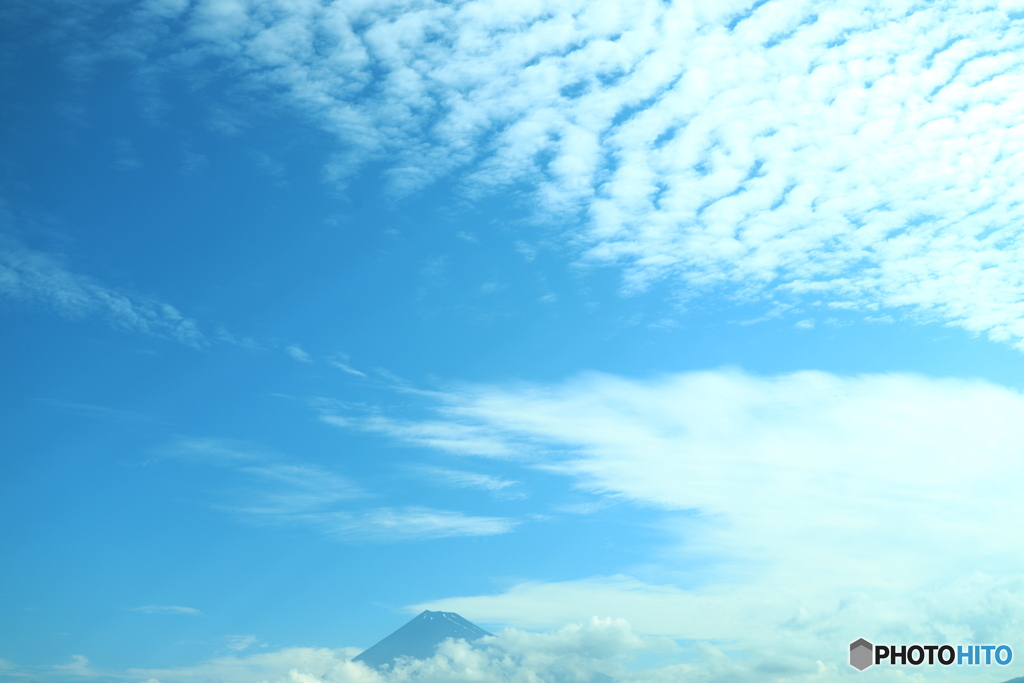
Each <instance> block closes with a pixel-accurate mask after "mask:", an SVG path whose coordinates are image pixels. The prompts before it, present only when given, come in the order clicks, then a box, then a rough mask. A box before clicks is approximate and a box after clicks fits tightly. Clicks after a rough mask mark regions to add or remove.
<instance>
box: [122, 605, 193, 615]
mask: <svg viewBox="0 0 1024 683" xmlns="http://www.w3.org/2000/svg"><path fill="white" fill-rule="evenodd" d="M128 611H129V612H142V613H143V614H187V615H189V616H193V617H198V616H202V614H203V613H202V612H200V611H199V610H197V609H196V608H195V607H181V606H180V605H143V606H141V607H129V608H128Z"/></svg>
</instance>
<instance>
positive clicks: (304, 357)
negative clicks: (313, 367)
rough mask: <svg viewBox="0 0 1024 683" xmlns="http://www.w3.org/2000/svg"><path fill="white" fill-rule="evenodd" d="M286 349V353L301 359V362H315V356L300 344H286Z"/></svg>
mask: <svg viewBox="0 0 1024 683" xmlns="http://www.w3.org/2000/svg"><path fill="white" fill-rule="evenodd" d="M284 351H285V353H287V354H288V355H289V356H291V357H292V358H294V359H295V360H297V361H299V362H300V363H312V362H313V358H312V357H311V356H310V355H309V354H308V353H306V352H305V351H304V350H303V349H302V347H301V346H299V345H298V344H292V345H291V346H286V347H285V349H284Z"/></svg>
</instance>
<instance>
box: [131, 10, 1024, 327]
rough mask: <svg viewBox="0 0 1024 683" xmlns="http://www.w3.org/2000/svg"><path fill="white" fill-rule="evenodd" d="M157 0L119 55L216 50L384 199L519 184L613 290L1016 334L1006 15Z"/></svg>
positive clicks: (1022, 212) (1016, 73)
mask: <svg viewBox="0 0 1024 683" xmlns="http://www.w3.org/2000/svg"><path fill="white" fill-rule="evenodd" d="M143 7H149V6H143ZM170 7H171V6H170V5H161V6H160V10H159V11H155V10H149V9H147V10H144V11H142V12H141V13H140V14H139V21H140V27H146V26H148V27H150V28H151V29H152V27H153V26H155V25H156V24H158V23H161V22H177V21H184V24H183V26H184V28H183V29H182V31H181V32H180V33H179V34H177V38H176V39H174V40H176V41H177V42H173V41H172V42H170V43H167V42H165V43H162V44H160V45H156V44H145V42H144V41H143V42H142V43H139V42H138V41H139V40H141V39H140V38H139V36H143V35H149V36H150V40H156V36H165V35H167V34H166V33H163V32H160V31H157V30H155V29H153V30H150V31H149V32H148V33H147V32H146V31H138V30H137V31H135V32H133V33H131V36H132V39H133V40H135V41H136V44H135V45H134V47H135V48H137V49H139V50H140V53H142V54H144V53H145V52H146V50H152V51H154V52H156V51H160V52H164V51H166V50H167V49H177V50H178V56H177V58H176V60H177V61H175V62H173V63H175V64H182V63H200V57H201V56H203V55H209V54H215V55H217V56H219V57H220V58H222V59H223V60H226V64H227V65H229V68H234V69H236V71H235V72H236V73H244V74H245V76H244V78H246V79H248V80H249V85H255V86H257V87H262V88H264V89H265V92H267V93H271V92H274V93H284V95H283V96H284V97H285V99H286V100H287V101H288V102H290V103H292V104H293V105H295V106H296V107H297V108H298V109H300V110H302V111H304V112H305V113H307V114H308V115H309V116H310V117H311V120H313V121H315V122H316V124H317V125H319V126H321V127H323V128H325V129H326V130H328V131H330V132H331V133H333V134H334V135H335V136H336V137H337V140H338V143H339V148H342V149H343V151H339V152H338V153H337V155H336V157H335V159H334V161H333V162H332V163H331V165H330V169H329V175H330V176H332V177H334V178H335V179H344V178H347V177H350V176H351V175H352V174H353V173H355V172H357V171H358V169H359V167H360V165H361V164H362V163H364V162H366V161H368V160H370V159H383V160H384V161H385V163H386V165H387V167H388V169H389V170H388V171H387V175H388V177H389V179H390V181H391V183H392V184H393V186H394V187H395V188H396V190H398V191H402V192H406V191H412V190H415V189H417V188H421V187H423V186H424V185H426V184H429V183H430V182H432V181H433V180H434V179H437V178H439V177H442V176H447V175H452V174H454V175H456V177H457V178H459V179H460V180H461V182H462V184H463V187H464V189H465V191H466V192H467V193H468V194H469V195H470V196H478V195H479V194H481V193H488V192H493V191H497V190H499V189H501V188H504V187H506V186H508V185H511V184H513V183H523V182H526V183H530V184H532V186H533V187H534V188H535V196H536V200H537V203H538V205H539V206H540V207H541V211H542V212H545V213H548V214H555V215H559V214H564V215H566V216H576V215H579V214H582V215H585V216H586V217H587V222H586V225H585V227H583V228H581V229H579V230H578V231H576V234H573V235H571V236H570V238H571V240H572V243H573V244H575V245H577V246H579V248H580V253H581V254H582V257H583V259H584V260H586V261H591V262H596V263H614V264H619V265H621V266H622V267H623V268H624V271H625V276H626V287H627V288H629V289H642V288H643V287H645V286H646V285H647V284H648V283H650V282H651V281H652V280H655V279H658V278H665V277H670V278H675V279H676V280H677V281H678V282H679V283H680V288H681V290H682V291H683V292H686V293H689V294H698V293H700V292H705V291H709V290H711V289H716V288H724V290H725V291H726V292H730V293H731V294H732V295H734V296H737V297H739V298H742V299H750V298H755V299H756V298H767V299H776V300H789V299H793V298H798V299H803V300H807V301H811V302H814V301H817V300H824V301H842V302H846V303H848V304H849V305H850V306H851V307H853V308H854V309H856V310H860V311H863V312H865V313H871V312H872V311H874V310H875V309H876V308H877V307H880V306H882V307H886V308H890V309H895V310H901V309H902V310H906V311H908V312H910V313H911V314H912V315H914V316H917V317H920V318H923V319H937V320H943V321H947V322H949V323H951V324H955V325H958V326H960V327H962V328H964V329H966V330H969V331H972V332H984V333H987V334H988V335H989V336H991V337H992V338H993V339H996V340H1000V341H1007V342H1011V343H1014V344H1018V345H1020V344H1021V343H1022V341H1021V340H1022V339H1024V304H1022V303H1020V302H1021V300H1022V298H1024V267H1022V266H1021V263H1024V251H1022V249H1024V247H1022V246H1021V245H1022V239H1021V235H1022V233H1021V229H1020V228H1019V227H1018V226H1019V225H1020V224H1021V219H1022V218H1024V202H1021V201H1020V199H1021V197H1020V195H1021V190H1020V183H1019V178H1020V177H1021V176H1022V172H1024V105H1022V104H1021V100H1020V98H1018V97H1016V93H1018V92H1019V91H1020V90H1021V89H1022V87H1024V56H1022V55H1024V51H1022V49H1021V48H1022V46H1024V23H1022V22H1021V21H1020V20H1019V19H1017V18H1014V17H1015V16H1016V15H1012V12H1013V11H1014V10H1013V9H1012V8H1011V7H1009V6H1008V5H1006V4H1005V3H1000V2H995V1H994V0H979V1H978V2H973V3H969V4H965V3H958V2H952V1H949V2H933V3H915V2H910V1H909V0H907V1H900V2H890V3H876V2H867V1H866V0H853V1H852V2H850V1H848V0H843V1H842V2H840V1H839V0H820V1H818V2H808V1H807V0H771V1H770V2H764V3H755V2H753V0H728V1H724V2H716V3H706V2H698V1H697V0H692V1H681V2H676V3H664V2H661V1H660V0H640V1H639V2H626V1H625V0H598V1H588V2H584V1H583V0H536V1H535V2H525V3H515V5H514V6H510V5H509V3H502V2H496V1H495V0H474V1H469V2H463V3H459V4H457V5H452V4H451V3H445V2H440V1H436V0H378V1H376V2H372V1H371V2H360V3H352V2H327V3H305V2H303V3H296V2H290V1H285V0H272V1H271V2H260V3H254V2H237V3H224V2H220V1H219V0H198V1H197V2H195V3H192V4H186V3H182V4H181V5H180V7H179V9H177V10H173V9H169V8H170ZM1011 15H1012V16H1011ZM122 40H127V38H123V39H122ZM161 40H164V41H168V40H171V39H169V38H161ZM203 63H208V62H203ZM523 253H524V255H527V257H528V258H529V253H530V252H529V250H523Z"/></svg>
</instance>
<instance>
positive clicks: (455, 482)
mask: <svg viewBox="0 0 1024 683" xmlns="http://www.w3.org/2000/svg"><path fill="white" fill-rule="evenodd" d="M416 470H417V471H418V472H421V473H423V474H425V475H426V476H427V477H429V478H430V479H433V480H434V481H437V482H440V483H442V484H447V485H448V486H454V487H455V488H462V489H482V490H484V491H491V492H492V493H494V494H495V495H497V496H498V497H500V498H523V497H525V494H523V493H522V492H520V491H509V490H508V489H509V488H511V487H516V486H519V484H520V482H518V481H513V480H511V479H502V478H500V477H492V476H491V475H489V474H482V473H480V472H466V471H464V470H451V469H447V468H444V467H432V466H421V467H417V468H416Z"/></svg>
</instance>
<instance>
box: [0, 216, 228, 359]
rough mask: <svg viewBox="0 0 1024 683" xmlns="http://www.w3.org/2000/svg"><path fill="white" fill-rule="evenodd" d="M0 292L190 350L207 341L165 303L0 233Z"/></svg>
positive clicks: (192, 321) (199, 346)
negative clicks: (71, 268) (79, 270)
mask: <svg viewBox="0 0 1024 683" xmlns="http://www.w3.org/2000/svg"><path fill="white" fill-rule="evenodd" d="M0 296H3V297H7V298H10V299H14V300H16V301H22V302H26V303H29V304H39V305H42V306H46V307H48V308H51V309H53V310H55V311H56V312H58V313H60V314H61V315H63V316H65V317H67V318H70V319H73V320H77V319H82V318H86V317H91V316H97V317H100V318H103V319H105V320H106V321H107V322H108V323H110V324H111V325H112V326H114V327H115V328H118V329H122V330H130V331H134V332H143V333H146V334H152V335H155V336H158V337H166V338H169V339H174V340H176V341H179V342H181V343H183V344H187V345H188V346H192V347H195V348H201V347H203V346H206V345H207V344H208V341H207V339H206V337H205V336H204V335H203V333H202V332H201V331H200V330H199V327H198V326H197V325H196V323H195V321H194V320H191V319H189V318H185V317H184V316H182V315H181V313H179V312H178V310H177V309H176V308H174V307H173V306H171V305H170V304H166V303H163V302H160V301H156V300H153V299H149V298H147V297H142V296H138V295H136V294H131V293H128V292H124V291H120V290H117V289H113V288H110V287H107V286H105V285H103V284H102V283H100V282H97V281H96V280H94V279H92V278H90V277H88V276H85V275H79V274H76V273H73V272H71V271H69V270H67V269H66V268H65V267H64V266H63V265H62V264H61V263H60V261H59V260H58V259H56V258H55V257H53V256H51V255H49V254H45V253H43V252H40V251H35V250H32V249H29V248H27V247H25V246H24V245H22V244H19V243H18V242H16V241H14V240H13V239H11V238H10V237H8V236H6V235H4V234H3V233H2V232H0Z"/></svg>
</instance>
